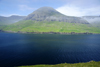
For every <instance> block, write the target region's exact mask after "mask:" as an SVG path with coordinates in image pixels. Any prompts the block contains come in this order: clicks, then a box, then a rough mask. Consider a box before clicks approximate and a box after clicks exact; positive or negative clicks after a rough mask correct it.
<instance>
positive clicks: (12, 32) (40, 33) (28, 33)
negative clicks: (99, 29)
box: [0, 30, 96, 34]
mask: <svg viewBox="0 0 100 67" xmlns="http://www.w3.org/2000/svg"><path fill="white" fill-rule="evenodd" d="M0 32H7V33H25V34H96V33H89V32H84V33H76V32H71V33H67V32H22V31H17V32H14V31H3V30H0Z"/></svg>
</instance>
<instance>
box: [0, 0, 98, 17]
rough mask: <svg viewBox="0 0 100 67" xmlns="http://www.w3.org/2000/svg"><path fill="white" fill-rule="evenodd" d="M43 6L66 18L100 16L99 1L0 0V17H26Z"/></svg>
mask: <svg viewBox="0 0 100 67" xmlns="http://www.w3.org/2000/svg"><path fill="white" fill-rule="evenodd" d="M44 6H48V7H53V8H54V9H56V10H57V11H59V12H61V13H63V14H65V15H68V16H91V15H92V16H99V15H100V0H0V16H11V15H24V16H27V15H28V14H30V13H32V12H33V11H35V10H36V9H38V8H40V7H44Z"/></svg>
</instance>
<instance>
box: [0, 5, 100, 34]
mask: <svg viewBox="0 0 100 67" xmlns="http://www.w3.org/2000/svg"><path fill="white" fill-rule="evenodd" d="M0 30H1V31H2V30H3V31H8V32H24V33H28V32H31V33H34V32H35V33H49V32H50V33H51V32H54V33H55V32H56V33H61V34H62V33H100V29H99V28H97V27H94V26H92V25H91V24H89V23H88V22H87V21H86V20H85V19H83V18H80V17H73V16H65V15H63V14H61V13H60V12H58V11H56V10H55V9H53V8H51V7H42V8H39V9H37V10H36V11H34V12H33V13H31V14H29V15H28V16H26V17H25V18H24V19H23V20H22V21H19V22H16V23H13V24H11V25H7V26H3V27H1V28H0Z"/></svg>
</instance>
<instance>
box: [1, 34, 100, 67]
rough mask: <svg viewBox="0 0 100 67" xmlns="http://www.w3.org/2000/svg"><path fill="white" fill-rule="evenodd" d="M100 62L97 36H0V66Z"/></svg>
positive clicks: (99, 36)
mask: <svg viewBox="0 0 100 67" xmlns="http://www.w3.org/2000/svg"><path fill="white" fill-rule="evenodd" d="M91 60H94V61H100V35H97V34H94V35H58V34H14V33H0V67H13V66H20V65H35V64H58V63H65V62H66V63H78V62H88V61H91Z"/></svg>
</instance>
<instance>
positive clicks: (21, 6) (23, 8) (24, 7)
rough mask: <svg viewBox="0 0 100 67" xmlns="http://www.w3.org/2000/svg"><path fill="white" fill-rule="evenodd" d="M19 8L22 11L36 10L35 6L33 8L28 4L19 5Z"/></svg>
mask: <svg viewBox="0 0 100 67" xmlns="http://www.w3.org/2000/svg"><path fill="white" fill-rule="evenodd" d="M19 9H20V10H22V11H26V10H34V8H31V7H29V6H27V5H19Z"/></svg>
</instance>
